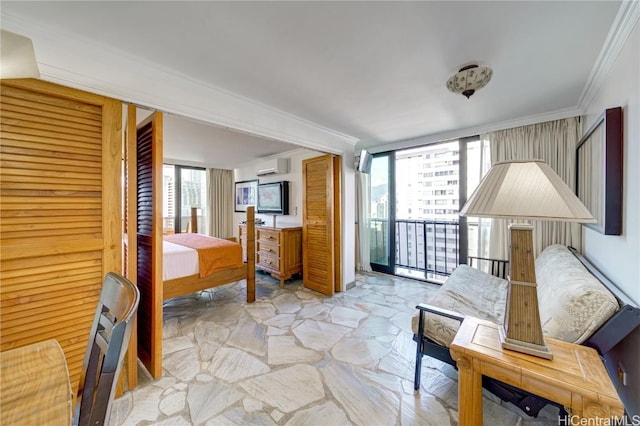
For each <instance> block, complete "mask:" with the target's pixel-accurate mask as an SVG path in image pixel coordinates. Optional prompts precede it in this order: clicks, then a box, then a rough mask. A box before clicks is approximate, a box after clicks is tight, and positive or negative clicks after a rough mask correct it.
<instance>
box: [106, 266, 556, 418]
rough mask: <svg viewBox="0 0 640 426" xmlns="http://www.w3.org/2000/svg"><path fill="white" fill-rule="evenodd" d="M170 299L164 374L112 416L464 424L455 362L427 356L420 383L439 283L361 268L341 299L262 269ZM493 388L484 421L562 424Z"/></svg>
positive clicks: (122, 401)
mask: <svg viewBox="0 0 640 426" xmlns="http://www.w3.org/2000/svg"><path fill="white" fill-rule="evenodd" d="M257 280H258V285H257V286H256V287H257V289H256V293H257V297H256V298H257V300H256V302H255V303H253V304H247V303H246V300H245V283H244V281H242V282H239V283H236V284H229V285H226V286H222V287H217V288H214V289H210V290H207V291H204V292H201V293H199V294H196V295H191V296H187V297H182V298H177V299H173V300H171V301H169V302H168V303H166V304H165V307H164V328H163V332H164V341H163V344H164V347H163V375H162V377H161V378H160V379H158V380H153V379H151V378H150V376H149V375H148V374H147V373H146V371H144V369H141V377H140V386H139V387H138V388H137V389H135V390H134V391H133V392H127V393H126V394H125V395H123V396H122V397H120V398H118V399H116V400H115V401H114V403H113V407H112V415H111V424H112V425H190V424H195V425H348V424H354V425H367V426H369V425H457V424H458V411H457V410H458V401H457V395H458V393H457V371H456V370H455V369H454V368H453V367H451V366H449V365H448V364H445V363H442V362H440V361H438V360H435V359H431V358H429V357H424V361H423V367H422V386H421V389H420V391H419V392H414V390H413V373H414V360H415V343H414V342H413V340H412V334H411V331H410V330H411V328H410V327H411V326H410V318H411V316H412V315H413V314H414V313H415V312H416V310H415V305H416V304H417V303H419V302H420V301H424V300H425V299H426V298H427V297H428V296H429V295H430V294H431V293H432V292H433V291H435V290H436V289H437V286H435V285H432V284H427V283H423V282H419V281H414V280H410V279H404V278H399V277H392V276H388V275H382V274H375V273H371V274H357V276H356V286H355V287H353V288H351V289H350V290H348V291H346V292H343V293H338V294H336V295H335V296H333V297H325V296H323V295H321V294H318V293H316V292H313V291H311V290H307V289H305V288H303V287H302V282H301V280H293V281H289V282H287V284H286V285H285V288H284V289H280V287H279V285H278V282H277V281H276V280H274V279H272V278H271V277H269V276H267V275H264V274H260V273H259V274H257ZM557 417H558V410H557V409H556V408H555V407H551V406H547V407H546V408H545V409H544V410H543V411H542V412H541V413H540V415H539V417H538V419H533V418H531V417H528V416H526V415H525V414H523V413H522V412H521V411H520V410H519V409H518V408H516V407H514V406H512V405H511V404H504V403H501V402H500V401H499V400H498V399H497V398H495V397H494V396H493V395H491V394H488V393H485V398H484V424H485V425H523V426H524V425H557V424H558V420H557Z"/></svg>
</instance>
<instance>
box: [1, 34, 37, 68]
mask: <svg viewBox="0 0 640 426" xmlns="http://www.w3.org/2000/svg"><path fill="white" fill-rule="evenodd" d="M0 59H1V61H0V78H28V77H32V78H38V77H40V71H39V70H38V64H37V63H36V56H35V53H34V51H33V43H32V42H31V39H30V38H28V37H25V36H22V35H20V34H16V33H12V32H10V31H7V30H0Z"/></svg>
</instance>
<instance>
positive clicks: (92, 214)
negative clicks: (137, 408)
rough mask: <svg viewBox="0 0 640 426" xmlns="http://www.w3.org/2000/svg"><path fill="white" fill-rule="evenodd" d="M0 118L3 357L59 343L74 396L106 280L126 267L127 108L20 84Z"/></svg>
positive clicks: (1, 100)
mask: <svg viewBox="0 0 640 426" xmlns="http://www.w3.org/2000/svg"><path fill="white" fill-rule="evenodd" d="M0 117H1V118H0V120H1V121H0V123H1V126H2V127H1V132H0V133H1V140H0V155H1V157H0V161H1V168H0V194H1V197H2V199H1V203H0V220H1V222H0V244H1V246H2V248H1V249H0V273H1V281H0V334H1V343H0V349H1V350H3V351H4V350H7V349H12V348H16V347H19V346H23V345H26V344H29V343H34V342H37V341H42V340H46V339H56V340H57V341H58V342H59V343H60V345H61V346H62V348H63V350H64V353H65V356H66V358H67V364H68V367H69V371H70V374H71V381H72V387H73V388H74V391H75V389H76V388H77V385H78V380H79V376H80V370H81V368H82V361H83V358H84V353H85V349H86V346H87V339H88V335H89V329H90V326H91V322H92V320H93V315H94V313H95V309H96V306H97V302H98V297H99V294H100V289H101V285H102V279H103V277H104V275H105V274H106V272H108V271H120V268H121V243H120V241H121V234H122V232H121V222H120V214H121V212H120V206H121V203H120V199H121V197H120V191H121V188H120V180H121V179H120V176H121V171H120V165H121V149H122V146H121V134H120V132H121V125H122V106H121V104H120V102H118V101H115V100H112V99H108V98H105V97H102V96H97V95H92V94H89V93H85V92H81V91H77V90H72V89H68V88H65V87H61V86H57V85H54V84H49V83H44V82H40V81H36V80H13V81H10V82H6V81H3V82H2V85H1V92H0Z"/></svg>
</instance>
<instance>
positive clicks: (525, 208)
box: [460, 160, 596, 359]
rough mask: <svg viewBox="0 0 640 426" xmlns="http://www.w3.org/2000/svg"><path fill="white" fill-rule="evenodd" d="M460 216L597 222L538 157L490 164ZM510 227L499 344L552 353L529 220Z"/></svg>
mask: <svg viewBox="0 0 640 426" xmlns="http://www.w3.org/2000/svg"><path fill="white" fill-rule="evenodd" d="M460 216H474V217H488V218H502V219H515V220H522V219H533V220H549V221H563V222H579V223H595V222H596V220H595V219H594V218H593V216H592V215H591V213H589V210H587V208H586V207H585V206H584V205H583V204H582V202H581V201H580V200H579V199H578V197H576V195H575V194H574V193H573V191H572V190H571V188H569V187H568V186H567V185H566V184H565V183H564V182H563V181H562V179H561V178H560V176H558V175H557V174H556V173H555V172H554V171H553V170H552V169H551V167H549V165H548V164H547V163H545V162H544V161H542V160H526V161H504V162H500V163H496V164H494V165H493V166H492V167H491V169H490V170H489V172H488V173H487V175H486V176H485V177H484V178H483V179H482V181H481V182H480V184H479V185H478V187H477V188H476V190H475V191H474V192H473V194H472V195H471V197H470V198H469V200H468V201H467V203H466V204H465V205H464V207H463V208H462V210H461V211H460ZM509 230H510V246H511V249H510V259H509V261H510V273H509V277H508V281H509V291H508V295H507V306H506V312H505V319H504V329H503V330H501V336H500V337H501V341H502V347H503V348H504V349H510V350H514V351H517V352H523V353H526V354H529V355H535V356H538V357H542V358H546V359H552V358H553V355H552V354H551V351H550V350H549V347H548V346H547V345H546V343H545V341H544V337H543V335H542V325H541V323H540V311H539V308H538V294H537V288H536V272H535V265H534V257H533V237H532V230H533V226H532V225H530V224H528V223H513V224H511V225H509Z"/></svg>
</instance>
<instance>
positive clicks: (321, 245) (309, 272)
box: [302, 155, 336, 295]
mask: <svg viewBox="0 0 640 426" xmlns="http://www.w3.org/2000/svg"><path fill="white" fill-rule="evenodd" d="M302 181H303V184H302V189H303V196H302V240H303V242H302V257H303V260H302V264H303V273H302V279H303V284H304V286H305V287H307V288H310V289H312V290H315V291H319V292H321V293H323V294H326V295H333V294H334V291H335V267H336V265H335V252H334V250H335V246H334V232H333V221H334V212H333V198H334V195H333V156H331V155H323V156H321V157H315V158H310V159H307V160H303V161H302Z"/></svg>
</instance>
